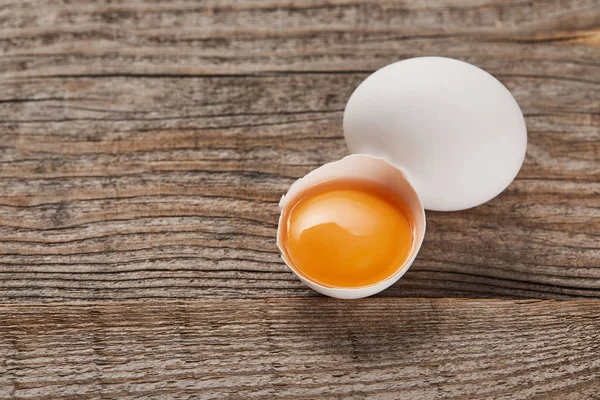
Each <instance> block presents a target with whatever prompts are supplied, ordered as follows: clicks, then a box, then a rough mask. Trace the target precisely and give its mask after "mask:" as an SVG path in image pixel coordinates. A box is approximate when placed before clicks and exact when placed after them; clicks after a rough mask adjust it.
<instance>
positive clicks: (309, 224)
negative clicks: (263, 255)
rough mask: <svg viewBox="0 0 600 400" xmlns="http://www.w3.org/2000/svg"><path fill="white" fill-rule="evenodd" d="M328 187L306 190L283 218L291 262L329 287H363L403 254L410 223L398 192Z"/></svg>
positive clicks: (401, 260)
mask: <svg viewBox="0 0 600 400" xmlns="http://www.w3.org/2000/svg"><path fill="white" fill-rule="evenodd" d="M339 186H340V185H337V186H336V185H331V184H330V185H327V184H325V185H324V187H323V185H321V186H320V187H317V188H315V189H314V190H312V191H310V190H309V192H308V194H307V195H306V196H305V197H304V198H302V199H301V200H300V201H299V202H298V203H297V204H296V205H295V206H294V208H293V209H292V210H291V212H290V213H289V215H288V216H287V225H286V228H287V237H286V240H285V241H284V243H285V247H286V250H287V254H288V256H289V258H290V262H291V264H292V266H293V267H294V268H295V269H296V270H297V271H298V272H299V273H300V274H302V275H304V276H305V277H306V278H308V279H309V280H311V281H313V282H316V283H319V284H321V285H324V286H329V287H346V288H351V287H361V286H368V285H372V284H375V283H378V282H381V281H382V280H385V279H386V278H389V277H391V276H392V275H393V274H394V273H395V272H397V271H398V269H399V268H400V266H401V265H402V264H403V263H404V261H405V260H406V259H407V258H408V255H409V252H410V249H411V246H412V241H413V228H412V223H411V221H410V220H409V218H407V215H410V214H407V213H405V212H404V211H403V209H404V207H402V206H401V205H400V204H399V203H398V196H397V195H394V194H393V193H391V192H389V191H387V189H384V188H382V187H379V186H375V185H373V184H366V183H365V184H360V183H353V184H351V185H348V184H346V185H344V186H343V187H339Z"/></svg>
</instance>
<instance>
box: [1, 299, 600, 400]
mask: <svg viewBox="0 0 600 400" xmlns="http://www.w3.org/2000/svg"><path fill="white" fill-rule="evenodd" d="M0 315H2V324H0V359H5V362H3V363H0V398H2V399H7V398H12V399H25V398H26V399H42V398H43V399H54V398H56V399H58V398H60V399H83V398H86V399H92V398H121V399H139V398H145V399H146V398H147V399H150V398H152V399H188V398H189V399H192V398H193V399H222V398H232V397H233V398H257V399H272V398H302V399H317V398H318V399H329V398H337V399H365V398H369V399H441V398H444V399H453V398H456V399H458V398H460V399H465V398H466V399H498V400H500V399H510V400H517V399H526V398H532V399H533V398H538V399H540V398H544V399H557V400H564V399H586V400H590V399H598V398H600V303H599V302H598V301H566V302H553V301H521V302H519V301H507V300H505V301H498V300H447V299H437V300H436V299H430V300H428V299H367V300H361V301H335V300H330V301H326V302H323V301H321V300H319V299H285V300H260V299H254V300H216V301H215V300H204V301H202V300H197V301H194V302H159V303H156V302H144V303H142V302H133V303H104V304H97V303H83V304H81V303H80V304H76V305H75V304H62V305H61V304H54V305H26V304H23V305H12V306H0ZM123 316H127V317H126V318H124V317H123ZM332 321H336V322H335V323H332Z"/></svg>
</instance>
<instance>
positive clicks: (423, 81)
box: [344, 57, 527, 211]
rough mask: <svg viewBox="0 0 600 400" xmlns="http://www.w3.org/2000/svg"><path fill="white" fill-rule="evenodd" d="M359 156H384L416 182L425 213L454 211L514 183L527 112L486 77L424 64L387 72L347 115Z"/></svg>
mask: <svg viewBox="0 0 600 400" xmlns="http://www.w3.org/2000/svg"><path fill="white" fill-rule="evenodd" d="M344 135H345V138H346V143H347V144H348V147H349V148H350V150H351V151H352V152H353V153H361V154H369V155H372V156H378V157H383V158H385V159H386V160H388V161H389V162H391V163H392V164H394V165H395V166H397V167H398V168H400V169H401V170H402V171H403V172H404V173H405V174H406V175H407V176H408V178H409V179H410V181H411V183H412V184H413V186H414V187H415V190H416V191H417V193H419V196H420V197H421V199H422V200H423V204H424V205H425V208H426V209H428V210H437V211H454V210H462V209H466V208H471V207H475V206H477V205H479V204H482V203H485V202H486V201H488V200H490V199H492V198H494V197H496V196H497V195H498V194H500V192H502V191H503V190H504V189H505V188H506V187H507V186H508V185H509V184H510V183H511V182H512V181H513V179H514V178H515V176H516V175H517V173H518V172H519V169H520V168H521V165H522V164H523V159H524V158H525V151H526V148H527V130H526V127H525V120H524V118H523V114H522V113H521V109H520V108H519V105H518V104H517V102H516V100H515V99H514V98H513V96H512V95H511V93H510V92H509V91H508V89H506V87H504V85H502V83H500V81H498V80H497V79H496V78H494V77H493V76H492V75H490V74H489V73H487V72H485V71H484V70H482V69H480V68H478V67H476V66H474V65H471V64H468V63H466V62H462V61H459V60H454V59H450V58H443V57H419V58H412V59H408V60H404V61H399V62H397V63H394V64H390V65H388V66H386V67H383V68H381V69H380V70H378V71H376V72H375V73H373V74H372V75H370V76H369V77H368V78H367V79H365V80H364V81H363V82H362V83H361V84H360V85H359V86H358V88H357V89H356V90H355V91H354V93H353V94H352V96H351V97H350V99H349V100H348V104H347V105H346V109H345V111H344Z"/></svg>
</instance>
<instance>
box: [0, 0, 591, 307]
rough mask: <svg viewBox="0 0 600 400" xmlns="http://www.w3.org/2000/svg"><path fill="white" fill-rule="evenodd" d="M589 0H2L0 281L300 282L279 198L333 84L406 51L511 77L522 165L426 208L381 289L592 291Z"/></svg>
mask: <svg viewBox="0 0 600 400" xmlns="http://www.w3.org/2000/svg"><path fill="white" fill-rule="evenodd" d="M599 22H600V7H598V3H597V1H584V0H578V1H570V2H560V3H558V2H553V1H552V2H550V1H541V2H535V4H534V3H531V2H496V1H476V0H473V1H468V2H462V1H461V2H454V1H448V2H427V3H421V2H415V3H414V4H413V3H410V4H406V3H404V2H386V1H383V2H357V1H334V2H285V3H278V2H269V1H258V2H218V3H202V2H200V3H196V2H186V1H180V2H172V3H171V2H170V3H163V2H140V1H134V2H129V3H127V4H121V3H118V4H113V3H103V2H75V3H73V4H71V3H69V2H55V1H52V2H33V3H32V2H26V1H19V2H5V3H4V4H3V6H2V8H1V14H0V27H1V28H2V30H1V37H0V49H1V51H2V57H0V77H1V78H2V80H1V81H0V93H2V95H1V99H0V145H1V147H0V166H1V167H0V300H4V301H36V300H39V301H66V300H126V299H157V298H162V299H181V298H188V299H192V298H207V297H208V298H213V297H215V296H217V297H222V298H237V297H242V298H247V297H297V296H313V295H315V294H314V293H313V292H311V291H310V290H308V289H306V288H305V287H303V286H302V284H301V283H300V282H299V281H298V280H297V279H295V278H294V277H293V276H292V274H291V273H290V272H289V271H288V270H287V269H286V267H285V266H284V265H283V263H282V261H281V260H280V258H279V256H278V254H277V249H276V246H275V241H274V236H275V229H276V222H277V215H278V209H277V205H276V204H277V201H278V199H279V198H280V197H281V195H282V194H283V193H285V191H286V189H287V187H288V186H289V185H290V183H291V182H293V180H294V179H296V178H298V177H301V176H302V175H304V174H305V173H307V172H308V171H310V170H311V169H314V168H315V167H317V166H319V165H322V164H323V163H325V162H329V161H332V160H336V159H339V158H340V157H342V156H343V155H345V154H347V149H346V147H345V144H344V141H343V134H342V130H341V119H342V113H343V108H344V105H345V102H346V100H347V98H348V97H349V95H350V94H351V93H352V91H353V90H354V88H355V87H356V86H357V85H358V84H359V83H360V82H361V80H363V79H364V78H365V77H366V76H367V75H368V74H369V73H370V72H371V71H373V70H374V69H376V68H378V67H381V66H383V65H385V64H387V63H389V62H393V61H396V60H400V59H403V58H407V57H411V56H417V55H443V56H451V57H457V58H460V59H463V60H466V61H470V62H474V63H476V64H478V65H480V66H481V67H483V68H485V69H487V70H488V71H490V72H491V73H493V74H495V75H496V76H497V77H498V78H499V79H501V81H502V82H503V83H504V84H506V86H507V87H508V88H509V89H510V90H511V91H512V92H513V93H514V95H515V97H516V98H517V100H518V102H519V104H520V105H521V107H522V109H523V111H524V113H525V115H526V120H527V126H528V129H529V146H528V150H527V159H526V161H525V165H524V167H523V169H522V171H521V173H520V174H519V176H518V178H517V180H516V181H515V182H514V184H513V185H511V186H510V188H509V189H508V190H507V191H506V192H505V193H503V194H502V195H501V196H500V197H498V198H497V199H495V200H493V201H492V202H490V203H489V204H486V205H484V206H481V207H478V208H476V209H472V210H467V211H464V212H458V213H433V212H430V213H428V215H427V216H428V232H427V238H426V240H425V243H424V246H423V250H422V252H421V254H420V255H419V257H418V259H417V261H416V262H415V264H414V266H413V267H412V269H411V271H410V272H409V273H408V274H407V275H406V277H405V278H404V279H402V281H401V282H400V283H399V284H397V285H395V286H394V287H393V288H391V289H390V290H388V291H386V292H384V293H383V294H382V295H381V296H393V297H396V296H401V297H411V296H437V297H444V296H464V297H506V298H598V297H600V245H599V242H600V240H599V237H600V196H599V193H600V162H599V155H600V153H599V152H600V90H598V89H599V87H600V86H599V85H600V47H599V46H598V44H599V35H600V31H599V30H598V26H599Z"/></svg>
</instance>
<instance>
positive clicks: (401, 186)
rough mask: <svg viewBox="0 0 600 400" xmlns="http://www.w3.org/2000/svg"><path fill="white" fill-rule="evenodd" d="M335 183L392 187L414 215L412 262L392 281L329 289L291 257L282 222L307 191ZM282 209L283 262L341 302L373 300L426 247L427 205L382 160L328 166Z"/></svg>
mask: <svg viewBox="0 0 600 400" xmlns="http://www.w3.org/2000/svg"><path fill="white" fill-rule="evenodd" d="M334 179H362V180H368V181H371V182H374V183H377V184H379V185H382V186H385V187H388V188H390V189H391V190H392V191H394V192H396V193H397V194H398V196H399V197H400V198H401V199H402V200H403V202H404V204H405V205H406V206H407V207H408V209H409V211H410V212H411V213H412V215H413V217H414V223H415V227H414V237H413V246H412V248H411V250H410V253H409V255H408V258H407V259H406V260H405V261H404V263H403V264H402V265H399V266H398V270H397V272H396V273H395V274H394V275H392V276H391V277H389V278H387V279H385V280H383V281H381V282H378V283H376V284H374V285H370V286H364V287H359V288H335V287H327V286H323V285H320V284H318V283H316V282H313V281H311V280H310V279H309V278H307V277H305V276H304V275H303V274H301V273H300V272H299V271H297V270H296V269H295V267H294V265H293V263H292V262H291V260H290V258H289V257H288V254H287V252H286V249H285V246H284V244H283V241H284V240H285V235H286V232H285V231H284V227H285V226H287V224H285V223H282V222H283V221H282V219H283V218H285V216H286V215H288V212H287V211H289V209H290V208H291V207H293V206H294V205H295V204H296V203H297V202H298V201H299V200H300V199H301V198H302V196H303V194H304V193H305V192H306V190H308V189H310V188H311V187H313V186H315V185H318V184H320V183H323V182H327V181H331V180H334ZM279 206H280V207H281V216H280V217H279V226H278V229H277V246H278V247H279V250H280V251H281V256H282V258H283V260H284V261H285V263H286V264H287V266H288V267H289V268H290V269H291V270H292V271H293V272H294V273H295V274H296V275H297V276H298V278H300V280H301V281H302V282H304V283H305V284H306V285H307V286H308V287H310V288H312V289H314V290H316V291H317V292H319V293H322V294H325V295H327V296H331V297H337V298H340V299H358V298H361V297H367V296H371V295H373V294H375V293H378V292H380V291H382V290H384V289H386V288H388V287H389V286H391V285H392V284H394V282H396V281H397V280H398V279H400V278H401V277H402V275H404V273H405V272H406V271H407V270H408V268H409V267H410V265H411V264H412V263H413V261H414V259H415V257H416V256H417V253H418V252H419V249H420V248H421V244H422V243H423V237H424V236H425V210H424V209H423V204H422V203H421V200H420V199H419V196H418V195H417V193H416V192H415V190H414V189H413V187H412V186H411V184H410V182H409V181H408V180H407V179H406V177H405V176H404V174H403V173H402V172H401V171H400V170H399V169H398V168H396V167H395V166H393V165H392V164H390V163H388V162H387V161H385V160H383V159H381V158H378V157H372V156H368V155H361V154H353V155H350V156H347V157H344V158H343V159H341V160H339V161H335V162H332V163H329V164H325V165H323V166H321V167H319V168H317V169H315V170H313V171H311V172H310V173H309V174H308V175H306V176H304V177H302V178H300V179H298V180H297V181H296V182H294V183H293V184H292V186H291V187H290V189H289V190H288V192H287V194H286V195H285V196H283V197H282V198H281V201H280V202H279Z"/></svg>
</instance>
